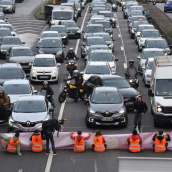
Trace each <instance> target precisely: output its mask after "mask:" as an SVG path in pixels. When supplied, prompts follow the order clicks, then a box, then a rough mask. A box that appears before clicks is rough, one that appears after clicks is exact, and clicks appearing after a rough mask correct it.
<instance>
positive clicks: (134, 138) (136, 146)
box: [127, 130, 142, 153]
mask: <svg viewBox="0 0 172 172" xmlns="http://www.w3.org/2000/svg"><path fill="white" fill-rule="evenodd" d="M127 142H128V149H129V151H130V152H134V153H135V152H140V151H141V145H142V139H141V137H140V135H139V134H138V133H137V131H136V130H134V131H133V133H132V135H131V136H130V137H129V138H128V139H127Z"/></svg>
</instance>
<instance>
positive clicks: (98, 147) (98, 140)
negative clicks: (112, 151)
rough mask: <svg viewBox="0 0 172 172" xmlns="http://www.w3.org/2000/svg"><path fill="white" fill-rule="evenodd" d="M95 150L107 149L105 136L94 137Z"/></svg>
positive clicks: (102, 150)
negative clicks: (104, 140)
mask: <svg viewBox="0 0 172 172" xmlns="http://www.w3.org/2000/svg"><path fill="white" fill-rule="evenodd" d="M94 151H95V152H104V151H105V145H104V142H103V136H95V137H94Z"/></svg>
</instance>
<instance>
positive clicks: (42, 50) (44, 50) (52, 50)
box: [39, 47, 62, 54]
mask: <svg viewBox="0 0 172 172" xmlns="http://www.w3.org/2000/svg"><path fill="white" fill-rule="evenodd" d="M39 51H40V53H43V54H44V53H45V54H56V53H57V52H62V48H49V47H47V48H46V47H45V48H40V49H39Z"/></svg>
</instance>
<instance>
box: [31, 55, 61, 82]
mask: <svg viewBox="0 0 172 172" xmlns="http://www.w3.org/2000/svg"><path fill="white" fill-rule="evenodd" d="M58 78H59V65H58V64H57V63H56V58H55V56H54V55H52V54H38V55H36V56H35V59H34V61H33V63H32V67H31V73H30V79H31V81H34V82H40V81H50V82H58Z"/></svg>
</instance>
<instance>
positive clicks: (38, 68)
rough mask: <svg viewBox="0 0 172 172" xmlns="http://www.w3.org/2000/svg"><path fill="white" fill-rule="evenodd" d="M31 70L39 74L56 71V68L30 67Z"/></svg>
mask: <svg viewBox="0 0 172 172" xmlns="http://www.w3.org/2000/svg"><path fill="white" fill-rule="evenodd" d="M31 70H36V71H39V72H52V71H54V70H57V67H32V69H31Z"/></svg>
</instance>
